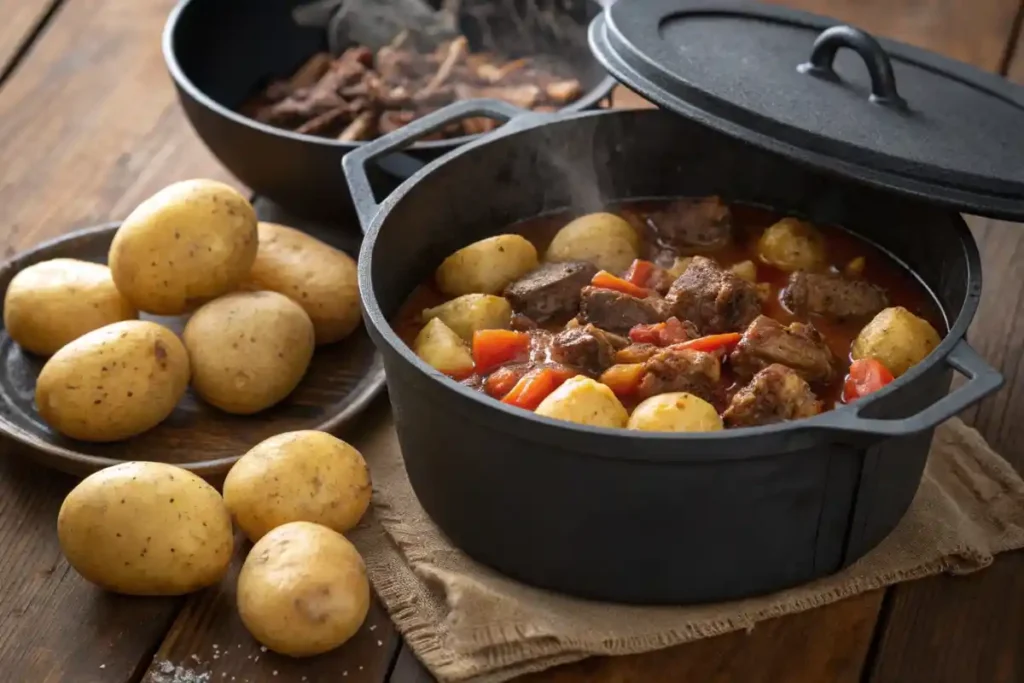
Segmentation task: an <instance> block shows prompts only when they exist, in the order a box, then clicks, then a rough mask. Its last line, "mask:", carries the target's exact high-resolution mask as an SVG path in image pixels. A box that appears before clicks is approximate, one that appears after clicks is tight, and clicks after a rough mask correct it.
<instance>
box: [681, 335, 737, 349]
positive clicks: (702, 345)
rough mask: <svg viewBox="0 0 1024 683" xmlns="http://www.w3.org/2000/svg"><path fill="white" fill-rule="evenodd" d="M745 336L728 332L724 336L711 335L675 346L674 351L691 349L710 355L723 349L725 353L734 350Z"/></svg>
mask: <svg viewBox="0 0 1024 683" xmlns="http://www.w3.org/2000/svg"><path fill="white" fill-rule="evenodd" d="M742 338H743V335H742V334H740V333H739V332H726V333H724V334H709V335H708V336H706V337H698V338H697V339H691V340H690V341H684V342H681V343H679V344H673V345H672V347H671V348H673V349H691V350H693V351H705V352H708V353H710V352H711V351H717V350H718V349H723V350H725V351H727V352H728V351H730V350H732V347H734V346H736V344H738V343H739V341H740V339H742Z"/></svg>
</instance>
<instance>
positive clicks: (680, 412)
mask: <svg viewBox="0 0 1024 683" xmlns="http://www.w3.org/2000/svg"><path fill="white" fill-rule="evenodd" d="M626 426H627V427H629V428H630V429H638V430H641V431H645V432H715V431H718V430H720V429H722V428H723V427H722V418H720V417H719V416H718V411H716V410H715V407H714V406H712V405H711V404H710V403H708V402H707V401H705V400H704V399H702V398H699V397H697V396H694V395H693V394H687V393H686V392H677V393H670V394H658V395H657V396H651V397H650V398H648V399H646V400H644V401H643V402H642V403H640V405H638V406H637V407H636V408H634V409H633V414H632V415H630V416H629V422H628V423H627V425H626Z"/></svg>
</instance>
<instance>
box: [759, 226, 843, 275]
mask: <svg viewBox="0 0 1024 683" xmlns="http://www.w3.org/2000/svg"><path fill="white" fill-rule="evenodd" d="M757 253H758V256H759V257H760V259H761V261H762V262H763V263H767V264H768V265H770V266H775V267H776V268H779V269H780V270H788V271H793V270H818V269H820V268H822V267H824V266H825V263H826V259H825V238H824V237H823V236H822V234H821V232H820V231H819V230H818V229H817V228H816V227H814V226H813V225H811V224H810V223H807V222H805V221H801V220H797V219H796V218H783V219H782V220H781V221H779V222H778V223H776V224H775V225H773V226H771V227H770V228H768V229H767V230H765V231H764V234H763V235H761V239H760V241H758V243H757Z"/></svg>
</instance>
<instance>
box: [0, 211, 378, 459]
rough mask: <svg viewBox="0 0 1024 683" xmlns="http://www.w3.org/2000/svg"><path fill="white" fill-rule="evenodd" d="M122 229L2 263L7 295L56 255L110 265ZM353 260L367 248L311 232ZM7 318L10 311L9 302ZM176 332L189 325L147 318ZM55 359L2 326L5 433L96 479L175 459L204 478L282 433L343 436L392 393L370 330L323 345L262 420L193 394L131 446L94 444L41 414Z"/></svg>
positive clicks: (1, 426) (35, 453)
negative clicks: (133, 463) (47, 371)
mask: <svg viewBox="0 0 1024 683" xmlns="http://www.w3.org/2000/svg"><path fill="white" fill-rule="evenodd" d="M117 226H118V224H117V223H112V224H108V225H103V226H99V227H95V228H88V229H85V230H79V231H77V232H73V233H70V234H68V235H65V236H63V237H60V238H58V239H56V240H53V241H50V242H46V243H44V244H41V245H39V246H37V247H35V248H33V249H31V250H29V251H27V252H24V253H22V254H20V255H18V256H16V257H14V258H13V259H12V260H10V261H8V262H7V263H6V264H4V265H3V266H0V291H6V290H7V285H8V284H9V283H10V281H11V278H13V277H14V275H15V274H16V273H17V272H18V271H20V270H22V269H24V268H25V267H27V266H30V265H33V264H35V263H39V262H40V261H46V260H49V259H53V258H77V259H81V260H84V261H94V262H96V263H106V260H107V251H108V250H109V248H110V242H111V240H112V239H113V236H114V232H115V231H116V230H117ZM303 228H304V229H306V230H307V232H310V233H311V234H313V236H314V237H317V238H318V239H320V240H321V241H323V242H326V243H327V244H330V245H331V246H334V247H336V248H339V249H342V250H344V251H346V252H348V253H349V254H351V255H352V256H353V257H354V256H355V255H356V254H357V252H358V242H357V240H356V239H354V238H352V237H351V236H348V235H346V234H345V233H343V232H342V231H339V230H334V231H331V230H326V229H325V230H322V231H313V230H309V229H308V228H307V226H303ZM0 314H2V304H0ZM142 318H143V319H146V320H153V321H154V322H158V323H161V324H163V325H166V326H167V327H169V328H170V329H172V330H174V331H175V332H176V333H179V334H180V333H181V331H182V330H183V329H184V326H185V321H186V318H184V317H178V318H163V317H156V316H149V315H146V314H143V316H142ZM45 362H46V360H45V359H44V358H39V357H36V356H33V355H31V354H29V353H26V352H24V351H22V350H21V348H19V346H18V345H17V344H15V343H14V341H13V340H11V338H10V337H9V336H7V331H6V329H2V328H0V363H2V368H3V370H2V373H0V432H2V433H4V434H7V435H8V436H10V437H11V438H13V439H15V440H16V441H19V442H21V443H22V444H24V445H25V446H28V448H19V449H17V453H18V454H19V455H23V456H24V457H26V458H32V459H34V460H38V461H39V462H41V463H43V464H45V465H47V466H49V467H53V468H56V469H59V470H62V471H64V472H70V473H72V474H79V475H84V474H89V473H91V472H94V471H96V470H99V469H102V468H104V467H108V466H110V465H115V464H117V463H119V462H122V461H125V460H150V461H159V462H168V463H172V464H175V465H178V466H181V467H183V468H185V469H187V470H190V471H192V472H195V473H196V474H199V475H200V476H206V477H216V476H218V475H221V474H223V473H225V472H226V471H227V470H228V469H229V468H230V467H231V465H232V464H233V463H234V462H235V460H237V459H238V458H239V457H240V456H241V455H242V454H243V453H245V452H246V451H247V450H249V449H250V448H251V447H252V446H254V445H256V444H257V443H259V442H260V441H262V440H263V439H266V438H268V437H270V436H273V435H275V434H279V433H281V432H287V431H293V430H298V429H319V430H325V431H333V432H336V431H338V430H339V429H341V428H343V427H344V426H345V425H347V424H348V423H350V422H351V421H352V420H353V419H354V418H355V417H356V416H357V415H358V414H359V413H360V412H361V411H362V410H363V409H364V408H365V407H366V406H367V405H368V404H369V402H370V401H371V400H372V399H373V397H374V396H375V395H376V394H377V393H378V392H379V391H380V390H381V389H382V388H383V386H384V367H383V364H382V362H381V359H380V356H379V354H378V353H377V352H376V349H374V347H373V344H372V343H371V342H370V338H369V336H368V335H367V333H366V330H365V329H364V328H363V327H360V328H359V329H358V330H356V332H355V333H354V334H353V335H352V336H350V337H349V338H347V339H345V340H343V341H341V342H338V343H336V344H331V345H328V346H321V347H318V348H317V351H316V354H315V355H314V356H313V361H312V363H311V365H310V367H309V371H308V372H307V373H306V376H305V378H304V379H303V380H302V383H301V384H299V386H298V388H296V390H295V391H294V392H293V393H292V394H291V395H290V396H289V397H288V398H286V399H285V400H284V401H282V402H281V403H279V404H277V405H276V406H273V407H271V408H268V409H267V410H265V411H262V412H260V413H257V414H256V415H248V416H239V415H229V414H227V413H224V412H221V411H220V410H217V409H216V408H213V407H212V406H209V405H207V404H206V403H204V402H203V401H201V400H200V399H198V398H197V397H196V396H194V395H193V394H192V392H191V390H190V391H189V392H187V393H186V394H185V397H184V398H183V399H182V400H181V402H180V403H179V404H178V406H177V407H176V408H175V409H174V412H173V413H171V415H170V417H168V418H167V419H166V420H165V421H164V422H162V423H161V424H159V425H158V426H156V427H155V428H153V429H151V430H149V431H148V432H145V433H143V434H140V435H139V436H136V437H133V438H131V439H128V440H126V441H122V442H117V443H108V444H96V443H87V442H83V441H76V440H73V439H69V438H66V437H64V436H61V435H60V434H58V433H56V432H55V431H53V430H51V429H50V428H49V427H48V426H47V425H46V424H45V423H44V422H43V421H42V419H41V418H40V417H39V415H38V413H37V412H36V410H35V406H34V403H33V398H34V395H35V385H36V378H37V377H38V376H39V371H40V370H41V369H42V367H43V365H44V363H45Z"/></svg>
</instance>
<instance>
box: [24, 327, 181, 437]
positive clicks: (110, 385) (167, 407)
mask: <svg viewBox="0 0 1024 683" xmlns="http://www.w3.org/2000/svg"><path fill="white" fill-rule="evenodd" d="M188 378H189V360H188V353H187V352H186V351H185V347H184V346H183V345H182V343H181V340H180V339H178V337H177V336H175V334H174V333H173V332H171V331H170V330H168V329H167V328H166V327H163V326H162V325H157V324H156V323H153V322H148V321H144V320H127V321H124V322H119V323H114V324H112V325H107V326H106V327H101V328H100V329H98V330H95V331H93V332H90V333H88V334H86V335H84V336H82V337H79V338H78V339H76V340H75V341H73V342H71V343H70V344H68V345H66V346H64V347H63V348H62V349H61V350H60V351H58V352H57V353H55V354H54V355H53V356H51V357H50V360H48V361H47V362H46V365H44V366H43V369H42V371H41V372H40V373H39V379H38V380H37V381H36V409H37V410H38V411H39V416H40V417H42V418H43V420H44V421H45V422H46V424H48V425H50V427H52V428H53V429H56V430H57V431H58V432H60V433H61V434H64V435H65V436H69V437H71V438H73V439H80V440H82V441H120V440H122V439H127V438H129V437H132V436H135V435H136V434H141V433H142V432H144V431H146V430H147V429H151V428H153V427H155V426H157V425H158V424H160V423H161V422H163V421H164V419H166V418H167V416H168V415H170V414H171V412H172V411H173V410H174V406H175V405H177V403H178V401H179V400H180V399H181V397H182V395H183V394H184V393H185V390H186V389H187V388H188Z"/></svg>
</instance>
